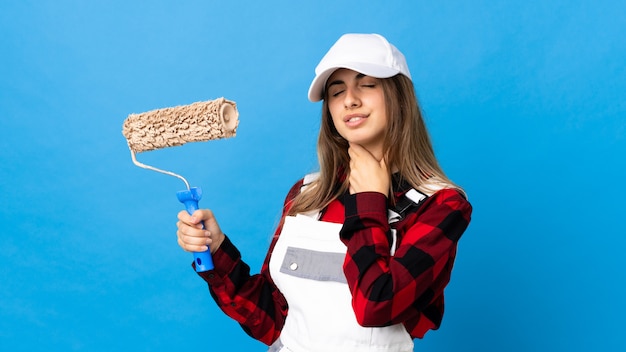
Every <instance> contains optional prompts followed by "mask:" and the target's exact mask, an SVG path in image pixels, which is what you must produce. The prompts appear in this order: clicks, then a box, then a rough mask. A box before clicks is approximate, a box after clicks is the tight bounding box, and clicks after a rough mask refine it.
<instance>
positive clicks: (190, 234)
mask: <svg viewBox="0 0 626 352" xmlns="http://www.w3.org/2000/svg"><path fill="white" fill-rule="evenodd" d="M203 222H204V229H203V228H202V223H203ZM176 226H177V227H178V231H176V235H177V236H178V245H179V246H180V247H181V248H182V249H184V250H185V251H187V252H204V251H206V250H207V249H208V248H210V249H211V254H213V253H215V251H216V250H217V249H218V248H219V246H220V245H221V244H222V242H223V241H224V233H223V232H222V230H221V229H220V226H219V225H218V224H217V220H216V219H215V216H214V215H213V212H212V211H210V210H208V209H199V210H196V211H195V212H194V213H193V214H192V215H189V213H188V212H187V211H185V210H182V211H181V212H180V213H178V222H177V223H176Z"/></svg>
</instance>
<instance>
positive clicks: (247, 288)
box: [198, 177, 472, 345]
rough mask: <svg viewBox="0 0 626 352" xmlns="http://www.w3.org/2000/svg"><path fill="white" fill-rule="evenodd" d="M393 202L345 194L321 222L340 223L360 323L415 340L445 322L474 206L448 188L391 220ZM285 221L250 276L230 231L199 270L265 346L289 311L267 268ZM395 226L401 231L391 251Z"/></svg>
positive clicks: (398, 184)
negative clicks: (398, 329) (403, 332)
mask: <svg viewBox="0 0 626 352" xmlns="http://www.w3.org/2000/svg"><path fill="white" fill-rule="evenodd" d="M302 183H303V181H302V180H300V181H299V182H298V183H296V184H295V185H294V186H293V187H292V188H291V190H290V192H289V194H288V195H287V198H286V200H285V206H284V208H283V218H282V219H283V220H284V217H285V215H286V213H287V211H288V210H289V206H290V204H291V201H292V200H293V198H294V197H295V196H296V195H297V194H298V193H299V192H300V188H301V187H302ZM393 189H394V196H395V198H396V200H399V199H400V197H402V196H403V195H404V194H405V193H406V192H407V191H408V190H410V189H411V187H410V185H408V183H406V182H404V181H403V180H401V179H399V178H397V177H394V179H393ZM388 206H389V204H388V200H387V197H386V196H384V195H383V194H381V193H375V192H363V193H357V194H353V195H349V194H345V195H344V196H343V197H340V198H339V199H337V200H335V201H333V202H332V203H331V204H330V205H329V206H328V207H327V208H326V209H325V210H324V211H323V213H322V216H321V220H323V221H329V222H335V223H343V227H342V229H341V232H340V238H341V240H342V241H343V243H345V245H346V246H347V254H346V260H345V263H344V273H345V275H346V279H347V282H348V286H349V288H350V292H351V293H352V306H353V309H354V312H355V314H356V318H357V321H358V322H359V324H361V325H363V326H370V327H377V326H387V325H391V324H397V323H403V324H404V326H405V328H406V329H407V331H408V332H409V334H410V335H411V336H412V337H413V338H422V337H423V336H424V334H425V333H426V332H427V331H428V330H430V329H437V328H438V327H439V325H440V324H441V319H442V317H443V310H444V309H443V308H444V304H443V303H444V302H443V301H444V300H443V290H444V288H445V286H446V285H447V284H448V282H449V281H450V274H451V271H452V265H453V263H454V258H455V255H456V247H457V242H458V240H459V238H460V237H461V235H462V234H463V232H464V231H465V229H466V228H467V226H468V224H469V221H470V215H471V212H472V207H471V205H470V204H469V202H468V201H467V200H466V199H465V198H464V197H463V196H462V195H461V194H460V193H459V192H458V191H456V190H452V189H444V190H441V191H438V192H436V193H435V194H433V195H432V196H430V197H428V198H426V199H425V200H424V201H423V202H420V204H419V206H413V207H409V208H408V210H407V212H406V214H403V215H404V216H403V217H402V219H400V221H398V222H395V223H392V225H390V224H389V222H388V218H387V214H388V213H387V209H388ZM282 224H283V221H282V220H281V223H280V224H279V226H278V228H277V230H276V233H275V234H274V237H273V240H272V242H271V244H270V248H269V251H268V254H267V256H266V258H265V261H264V263H263V266H262V268H261V273H260V274H256V275H250V267H249V266H248V265H247V264H246V263H245V262H243V261H242V260H241V254H240V253H239V251H238V250H237V248H236V247H235V246H234V245H233V244H232V242H231V241H230V239H229V238H228V237H227V238H226V239H225V240H224V242H223V243H222V245H221V246H220V248H219V249H218V250H217V251H216V252H215V253H214V255H213V262H214V264H215V269H214V270H211V271H207V272H203V273H198V274H199V275H200V276H201V277H202V278H203V279H204V280H205V281H206V282H207V283H208V285H209V290H210V292H211V296H212V297H213V298H214V299H215V301H216V302H217V304H218V305H219V307H220V308H221V309H222V311H224V312H225V313H226V314H227V315H228V316H230V317H231V318H233V319H234V320H236V321H237V322H238V323H239V324H240V325H241V326H242V327H243V329H244V331H245V332H246V333H247V334H249V335H250V336H252V337H253V338H255V339H257V340H259V341H261V342H263V343H265V344H267V345H270V344H272V343H273V342H274V341H275V340H276V339H277V338H278V337H279V336H280V332H281V330H282V327H283V325H284V323H285V318H286V316H287V312H288V304H287V301H286V300H285V297H284V296H283V295H282V294H281V293H280V291H279V290H278V289H277V288H276V286H275V285H274V282H273V281H272V278H271V277H270V273H269V259H270V256H271V253H272V250H273V248H274V245H275V244H276V241H277V239H278V236H279V235H280V232H281V229H282ZM392 227H393V228H394V229H395V232H396V236H397V246H396V251H395V254H394V255H393V256H391V255H390V250H391V248H390V246H391V243H392V236H391V233H392V231H391V228H392Z"/></svg>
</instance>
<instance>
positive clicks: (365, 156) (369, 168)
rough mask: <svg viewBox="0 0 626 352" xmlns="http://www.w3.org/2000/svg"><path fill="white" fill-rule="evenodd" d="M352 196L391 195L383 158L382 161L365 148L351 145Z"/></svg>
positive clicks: (349, 150)
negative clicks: (376, 193) (359, 194)
mask: <svg viewBox="0 0 626 352" xmlns="http://www.w3.org/2000/svg"><path fill="white" fill-rule="evenodd" d="M348 155H349V156H350V176H349V181H350V194H355V193H359V192H379V193H382V194H384V195H386V196H388V193H389V173H388V171H387V164H386V162H385V158H384V157H383V158H382V159H381V160H380V161H379V160H376V158H375V157H374V156H373V155H372V154H371V153H370V152H369V151H368V150H367V149H365V148H363V147H362V146H360V145H358V144H353V143H350V147H349V148H348Z"/></svg>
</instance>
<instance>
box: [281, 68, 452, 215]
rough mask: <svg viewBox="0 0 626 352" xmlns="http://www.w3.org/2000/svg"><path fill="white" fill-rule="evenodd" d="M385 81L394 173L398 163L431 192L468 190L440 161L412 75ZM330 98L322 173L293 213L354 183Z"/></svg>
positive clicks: (388, 150)
mask: <svg viewBox="0 0 626 352" xmlns="http://www.w3.org/2000/svg"><path fill="white" fill-rule="evenodd" d="M380 81H381V84H382V88H383V92H384V95H385V106H386V113H387V116H388V126H387V127H388V128H387V132H386V134H385V140H384V145H383V153H384V155H385V157H386V161H387V165H388V166H389V170H388V173H389V176H390V177H391V168H392V167H393V168H395V169H397V170H398V171H399V173H400V175H402V177H403V178H404V179H405V180H407V181H408V182H409V183H410V184H411V186H413V187H414V188H416V189H418V190H420V191H422V192H424V193H426V194H432V193H434V192H435V191H437V190H438V189H441V188H456V189H459V191H461V192H462V190H461V189H460V187H458V186H457V185H455V184H454V183H453V182H452V181H451V180H450V179H448V177H447V176H446V175H445V173H444V172H443V170H442V169H441V167H440V166H439V162H438V161H437V159H436V157H435V153H434V150H433V147H432V144H431V142H430V136H429V134H428V131H427V129H426V124H425V123H424V119H423V117H422V112H421V109H420V107H419V104H418V101H417V97H416V96H415V90H414V88H413V83H412V82H411V80H410V79H409V78H408V77H406V76H404V75H401V74H398V75H395V76H393V77H391V78H384V79H381V80H380ZM324 94H325V95H326V94H327V93H324ZM326 98H327V96H325V98H324V100H323V103H322V121H321V126H320V133H319V136H318V140H317V155H318V159H319V165H320V176H319V178H317V179H316V180H315V181H313V182H312V183H311V184H310V185H309V186H308V187H307V188H306V189H305V190H304V191H303V192H301V193H300V194H299V195H298V196H297V197H296V198H295V199H294V201H293V205H292V206H291V208H290V210H289V214H290V215H294V214H297V213H304V212H309V211H314V210H321V209H323V208H325V207H326V206H327V205H328V204H329V203H330V202H332V201H333V200H334V199H335V198H337V197H338V196H340V195H341V194H343V193H344V192H345V191H346V190H347V189H348V186H349V185H348V178H347V177H343V178H342V174H344V173H345V174H348V173H349V169H350V167H349V164H350V158H349V156H348V142H347V141H346V140H345V139H344V138H343V137H341V135H339V132H337V129H335V125H334V124H333V121H332V117H331V115H330V111H329V109H328V102H327V101H328V99H326ZM342 171H343V172H342ZM390 192H391V190H390ZM390 194H392V193H390Z"/></svg>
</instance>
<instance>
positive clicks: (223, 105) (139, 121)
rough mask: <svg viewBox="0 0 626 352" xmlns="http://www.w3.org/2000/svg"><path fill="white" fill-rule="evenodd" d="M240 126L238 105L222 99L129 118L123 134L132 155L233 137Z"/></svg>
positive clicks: (133, 115) (125, 122) (158, 110)
mask: <svg viewBox="0 0 626 352" xmlns="http://www.w3.org/2000/svg"><path fill="white" fill-rule="evenodd" d="M238 124H239V113H238V112H237V106H236V104H235V103H234V102H232V101H229V100H226V99H224V98H219V99H215V100H209V101H204V102H197V103H193V104H189V105H183V106H176V107H170V108H164V109H157V110H152V111H148V112H144V113H141V114H130V115H128V118H126V120H125V121H124V126H123V129H122V134H123V135H124V137H126V140H127V141H128V146H129V148H130V149H131V151H133V152H135V153H139V152H146V151H150V150H155V149H161V148H166V147H174V146H179V145H183V144H185V143H189V142H201V141H209V140H213V139H220V138H228V137H234V136H235V134H236V132H237V125H238Z"/></svg>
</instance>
